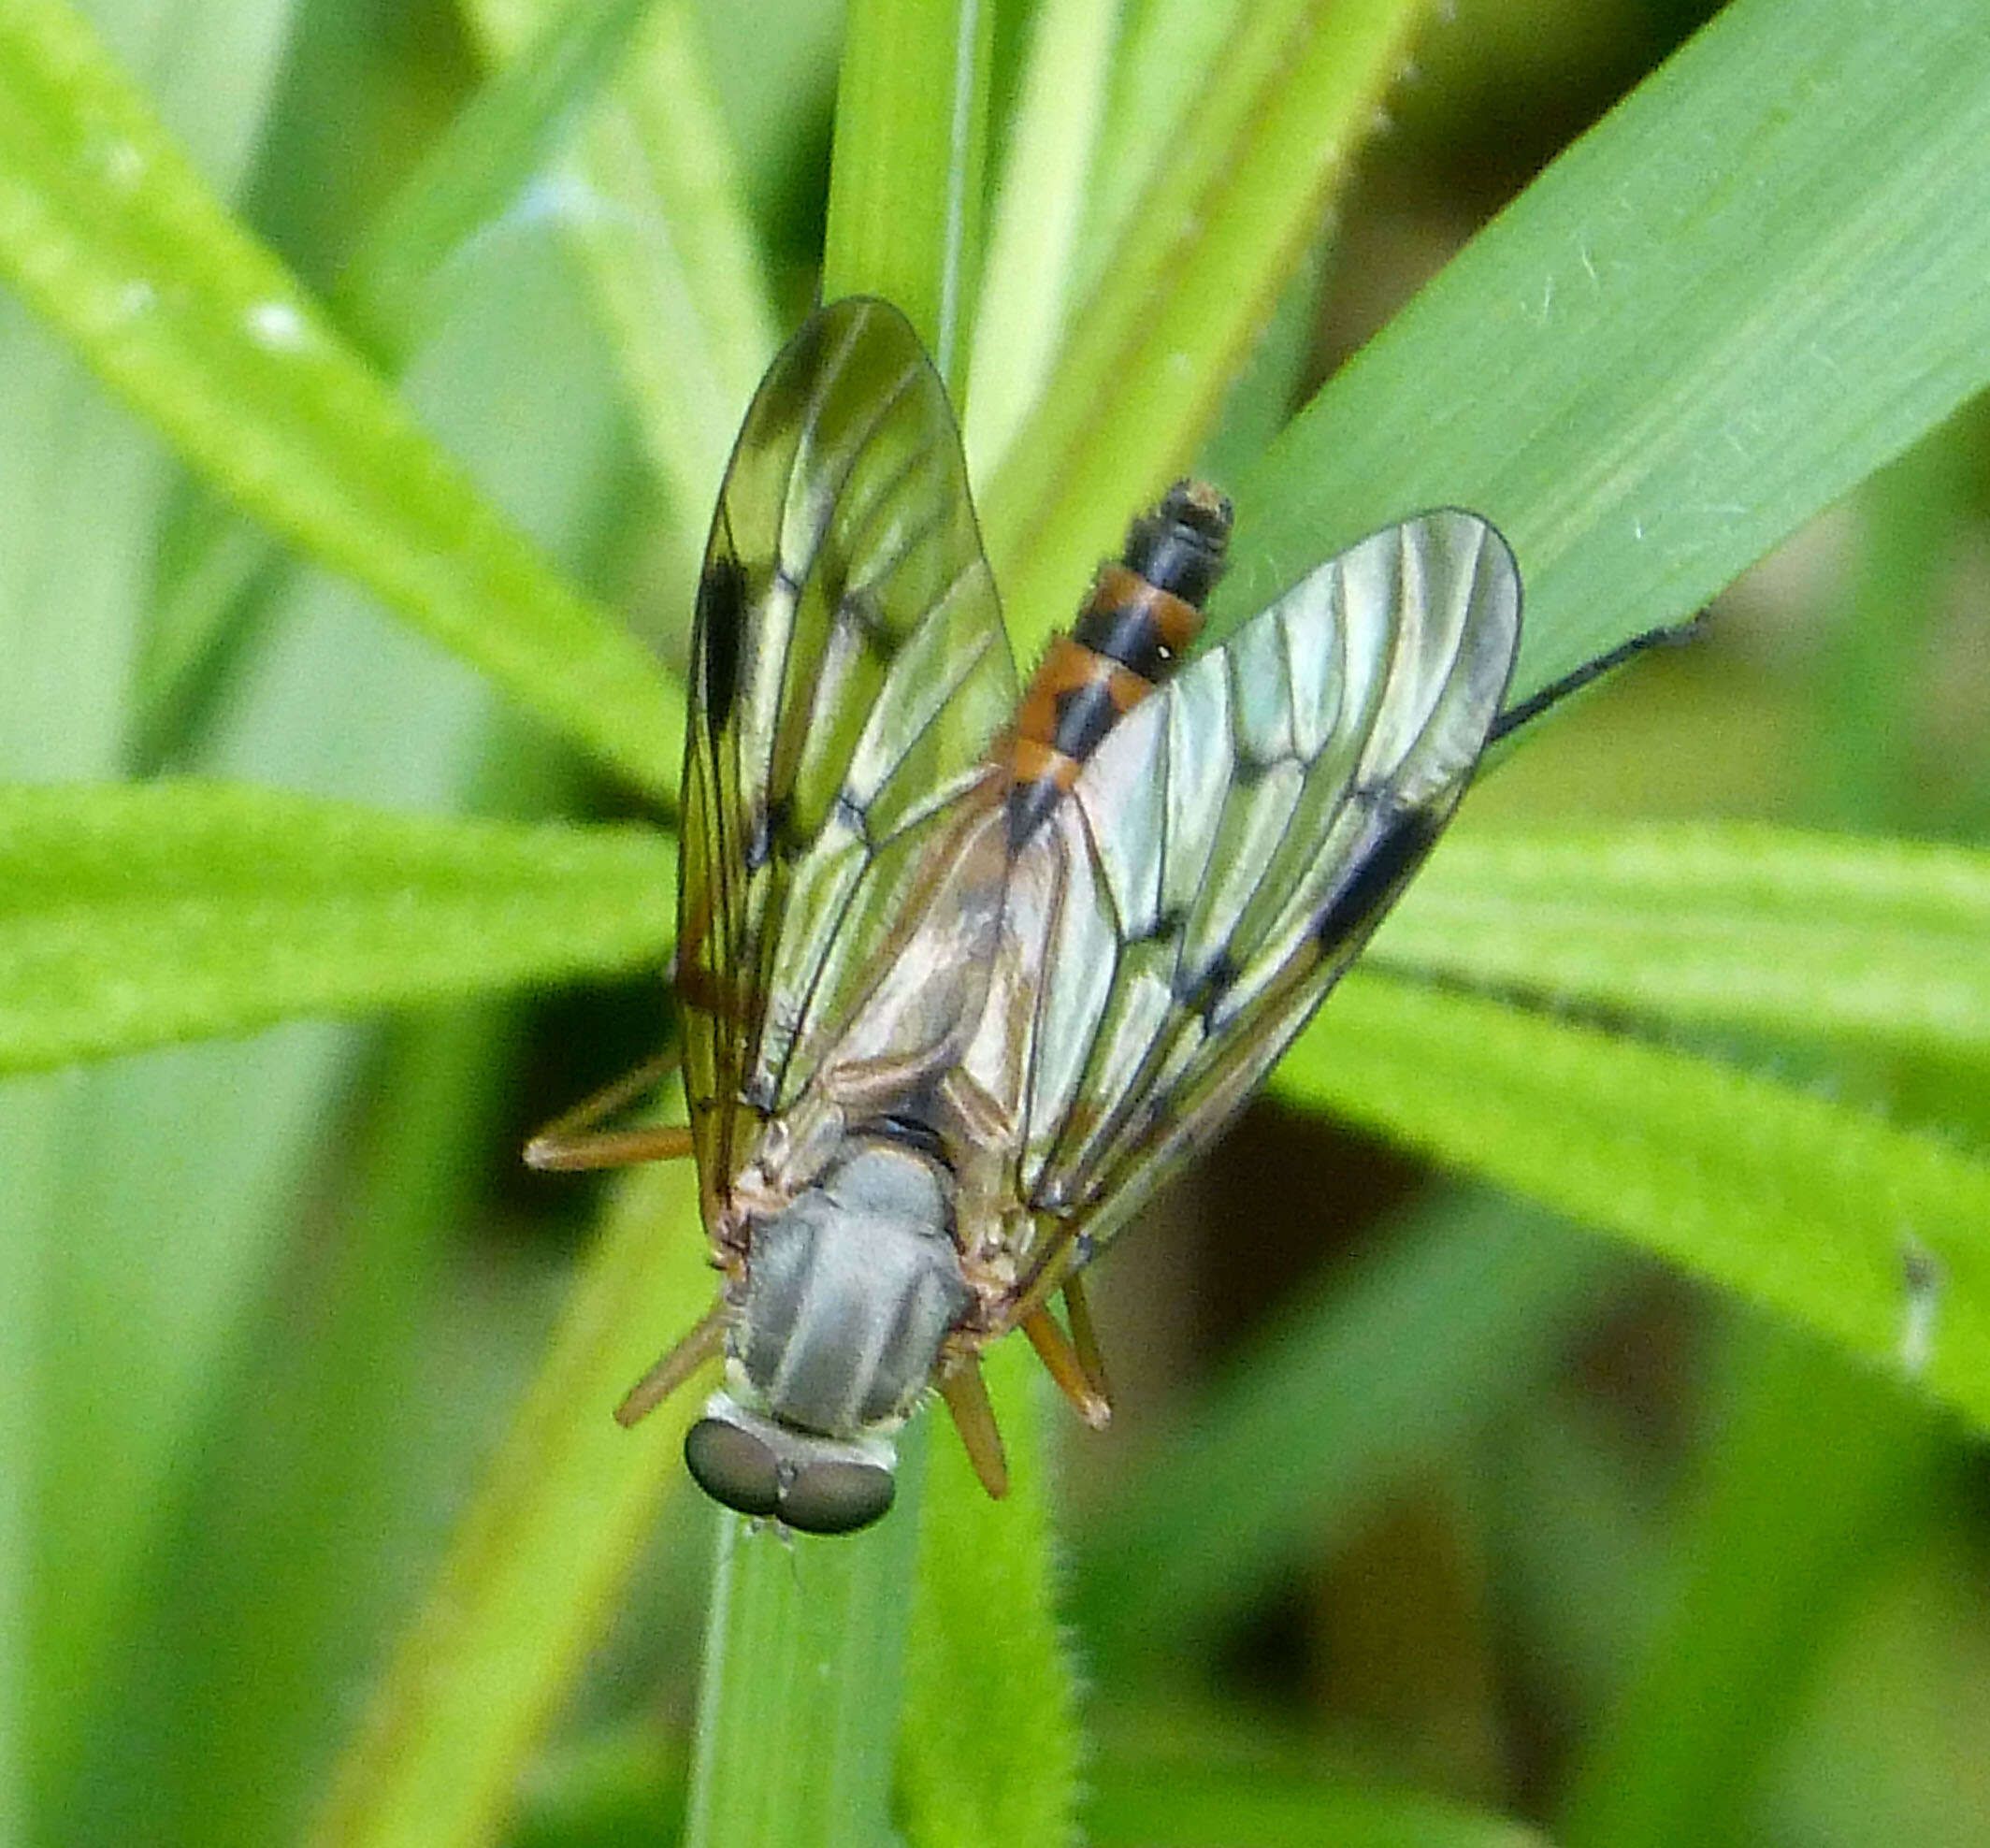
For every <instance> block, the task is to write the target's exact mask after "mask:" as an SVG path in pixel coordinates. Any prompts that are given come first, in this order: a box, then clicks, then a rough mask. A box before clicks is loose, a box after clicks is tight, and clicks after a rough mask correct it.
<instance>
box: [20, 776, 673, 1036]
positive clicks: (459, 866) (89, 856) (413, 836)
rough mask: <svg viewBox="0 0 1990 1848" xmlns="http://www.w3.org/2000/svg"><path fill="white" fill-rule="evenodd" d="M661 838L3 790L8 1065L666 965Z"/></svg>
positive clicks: (230, 802) (665, 846) (179, 789)
mask: <svg viewBox="0 0 1990 1848" xmlns="http://www.w3.org/2000/svg"><path fill="white" fill-rule="evenodd" d="M674 890H675V868H674V854H673V852H672V851H671V846H670V844H669V843H668V842H667V841H666V840H665V839H664V838H663V837H662V836H660V835H658V834H655V833H653V832H651V831H649V830H644V829H637V828H599V829H577V828H561V827H553V826H547V827H519V826H512V825H507V824H501V823H495V822H470V821H433V820H421V819H413V818H409V817H402V816H387V815H382V814H379V813H377V812H374V811H370V810H366V809H359V808H353V807H348V806H345V805H342V804H337V803H330V802H323V801H314V800H312V799H310V798H307V797H301V796H288V795H278V794H274V793H271V792H267V791H262V790H256V789H251V788H247V787H232V786H224V785H213V784H200V783H179V784H167V785H162V786H139V787H100V788H80V789H79V788H53V789H35V788H17V789H13V790H8V791H4V792H0V891H4V892H5V893H6V898H5V901H4V902H0V1048H4V1050H0V1068H5V1069H10V1070H14V1071H22V1070H30V1069H34V1068H36V1067H40V1066H47V1065H53V1064H58V1063H61V1062H63V1061H67V1060H73V1059H79V1058H84V1057H91V1056H101V1055H104V1054H107V1053H113V1052H123V1051H128V1050H131V1049H134V1048H136V1047H144V1046H155V1045H159V1044H162V1043H164V1042H166V1041H170V1040H176V1039H188V1038H194V1037H197V1036H200V1035H203V1034H212V1033H241V1032H249V1031H251V1030H252V1029H253V1028H256V1027H260V1026H263V1025H266V1024H267V1023H268V1022H270V1021H273V1020H276V1019H280V1018H284V1017H286V1016H291V1015H297V1014H319V1015H323V1014H341V1013H356V1012H362V1011H365V1010H367V1009H370V1008H376V1007H379V1006H382V1005H389V1004H402V1005H405V1004H409V1003H418V1002H425V1001H433V1000H439V999H443V998H446V997H451V996H459V995H466V994H471V993H475V992H478V991H480V990H483V989H495V988H502V987H508V986H512V985H515V984H519V983H523V982H527V981H534V980H556V979H559V978H561V977H563V976H570V975H576V974H579V973H581V972H583V971H585V970H590V969H593V970H603V971H605V970H611V969H616V968H621V969H634V968H639V967H641V966H642V965H643V964H645V963H653V964H654V963H657V962H660V961H661V960H662V958H663V955H664V952H665V949H666V946H667V945H668V943H669V940H670V937H671V931H672V928H673V922H672V920H673V917H674V908H675V907H674V899H673V893H674Z"/></svg>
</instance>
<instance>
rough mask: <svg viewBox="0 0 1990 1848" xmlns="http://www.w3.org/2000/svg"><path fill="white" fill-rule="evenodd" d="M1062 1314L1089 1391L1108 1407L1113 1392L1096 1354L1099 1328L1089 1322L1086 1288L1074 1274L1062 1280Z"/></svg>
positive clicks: (1101, 1357) (1097, 1353) (1100, 1357)
mask: <svg viewBox="0 0 1990 1848" xmlns="http://www.w3.org/2000/svg"><path fill="white" fill-rule="evenodd" d="M1064 1310H1065V1313H1066V1314H1067V1315H1068V1316H1069V1317H1070V1318H1071V1345H1072V1346H1073V1347H1074V1349H1076V1350H1077V1355H1078V1364H1079V1365H1080V1366H1081V1367H1083V1368H1084V1369H1085V1378H1086V1379H1089V1381H1090V1382H1091V1390H1092V1391H1093V1392H1094V1393H1098V1395H1099V1396H1100V1398H1102V1399H1103V1400H1104V1401H1105V1403H1106V1405H1107V1406H1108V1407H1109V1406H1111V1404H1112V1402H1113V1389H1112V1386H1111V1384H1110V1383H1109V1382H1108V1381H1107V1379H1106V1378H1105V1356H1104V1355H1103V1353H1102V1352H1100V1350H1099V1330H1098V1325H1097V1324H1096V1323H1095V1322H1094V1321H1092V1319H1091V1305H1090V1304H1089V1302H1087V1301H1086V1299H1085V1286H1084V1284H1083V1283H1081V1282H1080V1281H1079V1280H1078V1278H1077V1277H1076V1275H1075V1274H1074V1275H1073V1276H1071V1277H1067V1278H1065V1279H1064Z"/></svg>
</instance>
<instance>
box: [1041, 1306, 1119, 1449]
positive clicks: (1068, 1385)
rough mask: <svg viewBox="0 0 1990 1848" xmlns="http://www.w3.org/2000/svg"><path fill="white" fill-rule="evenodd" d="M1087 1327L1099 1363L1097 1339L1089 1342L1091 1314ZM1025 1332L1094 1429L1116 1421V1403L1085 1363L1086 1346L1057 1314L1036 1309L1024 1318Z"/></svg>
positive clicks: (1062, 1387)
mask: <svg viewBox="0 0 1990 1848" xmlns="http://www.w3.org/2000/svg"><path fill="white" fill-rule="evenodd" d="M1066 1300H1067V1301H1068V1300H1069V1299H1068V1297H1067V1299H1066ZM1080 1300H1081V1301H1082V1300H1083V1299H1082V1298H1080ZM1086 1329H1087V1335H1088V1341H1089V1334H1090V1319H1089V1317H1088V1318H1087V1319H1086ZM1023 1333H1024V1334H1025V1335H1028V1336H1029V1337H1030V1345H1031V1347H1032V1348H1034V1349H1035V1350H1036V1357H1037V1359H1038V1360H1040V1361H1042V1362H1043V1364H1045V1367H1047V1368H1048V1369H1049V1372H1050V1377H1051V1379H1054V1380H1056V1381H1057V1389H1058V1391H1059V1392H1060V1393H1063V1395H1064V1396H1065V1398H1066V1399H1068V1400H1069V1401H1070V1402H1071V1408H1072V1410H1074V1412H1076V1413H1077V1415H1078V1416H1079V1417H1080V1418H1082V1419H1083V1420H1084V1421H1085V1422H1086V1423H1088V1424H1089V1425H1090V1426H1091V1428H1092V1429H1093V1430H1094V1431H1103V1430H1104V1429H1105V1427H1106V1426H1107V1425H1108V1424H1110V1423H1111V1422H1113V1408H1112V1404H1111V1402H1110V1401H1109V1400H1108V1399H1107V1398H1106V1396H1105V1393H1104V1391H1103V1388H1102V1387H1101V1386H1099V1385H1098V1384H1095V1383H1094V1381H1093V1379H1092V1374H1091V1368H1090V1367H1089V1366H1088V1365H1087V1364H1085V1356H1084V1353H1083V1350H1081V1349H1080V1348H1079V1347H1078V1345H1077V1344H1076V1343H1075V1342H1074V1340H1073V1339H1072V1337H1071V1336H1070V1335H1066V1334H1065V1333H1064V1331H1063V1329H1062V1328H1060V1326H1059V1325H1058V1320H1057V1318H1056V1317H1055V1316H1053V1315H1052V1314H1051V1313H1050V1311H1049V1310H1048V1309H1047V1308H1041V1309H1035V1310H1032V1311H1031V1313H1030V1314H1029V1315H1026V1316H1025V1317H1024V1318H1023ZM1089 1345H1090V1346H1091V1348H1092V1360H1093V1363H1094V1364H1096V1363H1097V1360H1098V1349H1097V1344H1096V1343H1095V1342H1089Z"/></svg>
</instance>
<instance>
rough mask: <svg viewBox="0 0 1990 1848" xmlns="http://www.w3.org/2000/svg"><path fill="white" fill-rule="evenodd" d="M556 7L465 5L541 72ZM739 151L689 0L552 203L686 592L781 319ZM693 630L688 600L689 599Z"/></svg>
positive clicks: (623, 83) (640, 41) (491, 42)
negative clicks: (611, 355)
mask: <svg viewBox="0 0 1990 1848" xmlns="http://www.w3.org/2000/svg"><path fill="white" fill-rule="evenodd" d="M566 10H567V9H566V8H565V7H563V6H562V5H560V4H558V0H524V4H505V3H504V0H464V11H465V13H466V14H467V16H468V17H469V20H470V22H471V23H472V25H473V27H474V28H475V30H476V32H477V34H478V36H479V37H480V38H481V40H482V41H483V45H484V47H485V49H486V51H488V52H489V54H490V55H491V56H493V57H494V58H497V59H498V60H500V61H509V60H520V61H525V60H530V59H532V58H534V57H535V56H536V55H537V48H538V46H539V45H540V43H541V39H542V38H543V36H544V35H545V34H547V33H548V32H554V31H558V30H560V29H562V25H561V22H562V21H563V20H564V18H565V15H566ZM739 169H740V159H739V152H738V150H737V149H736V148H735V147H734V145H733V140H732V135H731V132H730V128H729V125H728V121H727V117H726V112H725V109H724V107H723V105H722V104H721V102H720V99H719V96H718V93H717V90H716V87H715V85H714V80H713V77H712V72H711V69H710V61H709V59H708V57H707V55H706V52H705V49H704V42H703V28H702V22H701V20H700V18H699V9H698V8H697V7H695V6H692V5H690V4H688V0H650V11H649V18H648V19H647V21H646V22H644V24H643V26H642V30H641V31H639V32H638V33H637V35H636V41H635V45H634V48H633V50H632V51H631V52H630V54H629V56H628V58H627V61H626V63H625V64H624V66H623V68H622V70H621V71H620V73H619V74H618V76H617V77H616V79H615V81H614V83H613V86H612V87H611V88H610V90H609V92H608V94H606V95H605V96H604V97H602V98H601V99H600V100H599V101H598V103H597V104H596V106H595V108H593V109H592V110H591V111H590V113H589V115H588V119H587V121H586V123H585V125H584V128H583V130H582V132H581V134H580V136H579V137H577V139H576V143H575V146H574V147H573V149H572V151H571V153H570V157H569V159H568V161H567V162H566V163H565V164H564V165H563V166H562V167H561V168H560V170H559V171H558V172H556V173H555V175H553V176H551V177H550V178H549V180H548V181H547V183H546V185H545V188H544V190H543V195H542V197H541V205H542V206H543V207H544V209H548V210H549V211H550V212H551V213H552V214H553V215H554V216H555V218H556V220H557V222H558V224H560V226H561V229H562V230H563V232H564V233H565V235H566V236H567V238H569V239H570V241H571V242H572V244H573V245H574V247H575V248H576V249H577V250H578V251H579V253H580V255H581V257H582V259H583V261H584V263H585V265H586V266H587V269H588V271H589V273H590V274H591V275H592V277H593V279H594V283H595V288H596V292H597V296H598V301H599V305H600V311H601V318H602V323H603V325H604V327H605V329H606V331H607V333H608V336H609V338H610V340H611V341H612V343H613V348H614V351H615V354H616V356H617V359H618V360H619V362H620V367H621V372H622V378H623V381H624V384H625V388H626V390H627V397H628V402H629V405H630V407H631V409H632V410H633V411H634V412H635V416H636V423H637V428H638V430H639V432H640V433H641V436H642V447H643V454H644V455H645V456H646V457H647V459H648V461H649V464H650V468H651V470H652V472H653V474H654V475H655V477H656V482H657V484H658V485H659V486H660V487H661V488H662V490H663V492H662V495H661V505H660V506H659V508H658V510H657V520H658V528H657V531H656V546H657V550H658V554H659V556H660V557H661V558H662V559H663V560H664V561H665V562H666V564H668V565H671V566H674V567H675V568H676V570H677V571H678V573H679V575H680V578H681V581H682V583H683V585H685V587H686V589H687V590H688V586H689V585H691V584H692V582H693V581H694V579H695V577H696V573H697V563H698V557H699V549H700V547H701V546H702V545H703V542H704V537H705V526H706V523H707V522H708V521H709V520H710V518H711V516H712V502H713V499H714V497H715V496H716V494H717V492H718V484H719V477H720V475H721V473H722V472H723V471H724V469H725V466H726V458H727V456H728V455H730V454H731V451H732V439H733V436H734V434H735V433H736V432H737V430H738V428H739V424H740V419H741V417H742V416H743V414H744V412H745V409H746V404H747V400H748V399H749V398H750V397H752V396H753V389H754V387H755V385H757V383H759V379H760V374H761V371H762V370H763V369H764V368H765V367H766V365H767V361H768V359H769V358H770V356H771V354H772V353H773V350H774V347H775V344H776V340H775V337H774V314H773V308H772V305H771V294H770V290H769V286H768V281H767V276H766V272H765V266H764V264H763V261H762V257H761V252H760V248H759V243H758V239H757V236H756V233H755V230H754V226H753V223H752V219H751V215H750V213H749V211H748V208H747V204H746V200H745V195H744V190H743V183H742V180H741V178H740V171H739ZM688 618H689V599H688V596H687V597H686V599H685V620H686V622H688Z"/></svg>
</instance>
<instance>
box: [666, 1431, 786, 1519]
mask: <svg viewBox="0 0 1990 1848" xmlns="http://www.w3.org/2000/svg"><path fill="white" fill-rule="evenodd" d="M684 1460H685V1468H686V1469H688V1470H689V1471H690V1472H691V1480H693V1481H694V1482H696V1483H697V1484H698V1486H699V1488H700V1489H702V1490H703V1491H704V1492H705V1493H706V1494H708V1495H710V1496H711V1497H712V1499H713V1500H714V1501H715V1502H723V1503H724V1504H725V1505H726V1507H728V1508H729V1509H735V1510H737V1511H738V1512H739V1513H741V1514H750V1515H753V1516H755V1517H756V1518H757V1519H760V1520H765V1519H766V1518H767V1517H769V1516H770V1515H775V1514H779V1513H780V1512H781V1465H780V1460H779V1459H778V1458H777V1457H776V1456H775V1455H774V1453H773V1451H772V1449H771V1447H770V1446H769V1445H767V1444H766V1443H764V1442H762V1441H761V1439H760V1438H759V1437H757V1436H756V1435H755V1434H754V1433H753V1432H751V1431H747V1430H743V1429H742V1428H741V1427H740V1426H739V1425H737V1424H734V1423H731V1422H728V1420H726V1419H722V1418H701V1419H699V1421H698V1422H697V1423H696V1424H694V1425H693V1426H692V1427H691V1428H690V1430H688V1431H686V1432H685V1440H684ZM783 1518H784V1519H785V1518H786V1517H783Z"/></svg>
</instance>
